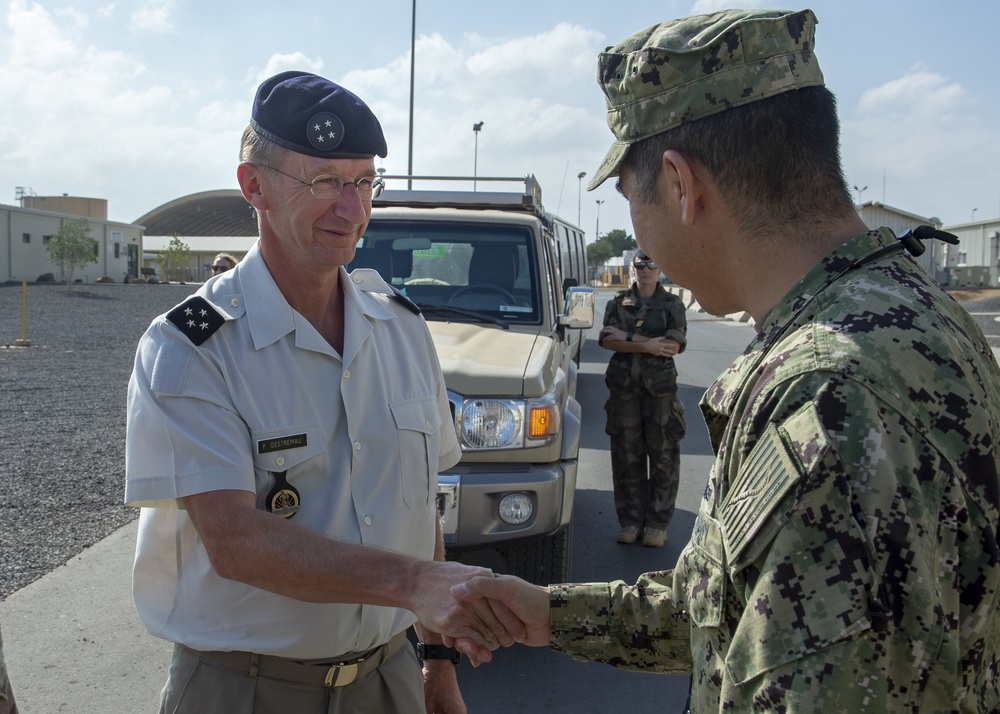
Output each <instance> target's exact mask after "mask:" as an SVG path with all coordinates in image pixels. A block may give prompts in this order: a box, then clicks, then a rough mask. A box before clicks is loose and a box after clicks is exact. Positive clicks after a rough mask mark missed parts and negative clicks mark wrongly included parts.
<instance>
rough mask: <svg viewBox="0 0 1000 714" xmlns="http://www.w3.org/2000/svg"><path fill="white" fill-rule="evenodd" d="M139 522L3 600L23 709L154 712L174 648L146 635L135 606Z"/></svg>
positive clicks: (7, 648) (9, 656) (0, 619)
mask: <svg viewBox="0 0 1000 714" xmlns="http://www.w3.org/2000/svg"><path fill="white" fill-rule="evenodd" d="M137 524H138V521H132V523H130V524H128V525H126V526H123V527H121V528H119V529H118V530H117V531H115V532H113V533H112V534H111V535H110V536H108V537H107V538H105V539H104V540H102V541H99V542H98V543H96V544H95V545H93V546H92V547H90V548H88V549H87V550H85V551H83V552H82V553H80V555H78V556H76V557H75V558H73V559H72V560H70V561H69V562H68V563H66V565H64V566H61V567H59V568H57V569H56V570H53V571H52V572H51V573H49V574H47V575H45V576H44V577H42V578H40V579H38V580H36V581H35V582H33V583H31V584H29V585H26V586H25V587H23V588H21V589H20V590H17V591H16V592H14V593H13V594H12V595H11V596H10V597H8V598H7V599H6V600H4V601H2V602H0V626H2V627H3V636H4V637H3V639H4V642H3V644H4V659H5V661H6V663H7V669H8V671H9V674H10V681H11V686H12V687H13V689H14V695H15V696H16V697H17V704H18V708H19V709H20V710H21V711H23V712H105V713H106V714H135V712H144V711H146V712H148V711H156V706H157V702H158V701H159V693H160V690H161V689H162V688H163V683H164V682H165V681H166V679H167V670H168V668H169V666H170V657H171V653H172V652H173V645H171V644H170V643H169V642H165V641H163V640H160V639H157V638H155V637H153V636H151V635H149V634H147V633H146V629H145V628H144V627H143V625H142V622H141V621H140V620H139V616H138V615H137V614H136V612H135V607H134V606H133V604H132V592H131V590H132V554H133V552H134V551H135V537H136V530H137V527H138V526H137Z"/></svg>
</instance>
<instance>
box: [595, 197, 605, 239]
mask: <svg viewBox="0 0 1000 714" xmlns="http://www.w3.org/2000/svg"><path fill="white" fill-rule="evenodd" d="M596 203H597V225H596V226H594V240H597V239H598V238H600V237H601V204H602V203H604V201H602V200H601V199H597V201H596Z"/></svg>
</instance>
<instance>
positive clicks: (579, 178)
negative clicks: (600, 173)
mask: <svg viewBox="0 0 1000 714" xmlns="http://www.w3.org/2000/svg"><path fill="white" fill-rule="evenodd" d="M586 175H587V172H586V171H581V172H580V173H578V174H577V175H576V225H580V206H581V205H582V204H581V201H582V200H583V177H584V176H586Z"/></svg>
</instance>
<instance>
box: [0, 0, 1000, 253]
mask: <svg viewBox="0 0 1000 714" xmlns="http://www.w3.org/2000/svg"><path fill="white" fill-rule="evenodd" d="M730 6H732V5H731V3H728V2H725V0H659V1H658V2H653V1H651V0H649V1H647V0H631V2H628V3H622V2H608V0H573V2H565V1H564V0H531V1H530V2H529V1H524V0H503V2H494V1H487V0H474V1H473V2H469V0H416V22H415V24H413V23H412V20H413V15H412V13H413V1H412V0H380V1H378V2H361V3H359V2H354V3H345V2H338V1H330V2H322V3H321V2H315V1H312V2H306V1H305V0H282V2H280V3H272V2H268V3H264V2H262V0H256V2H253V1H251V2H247V1H246V0H242V1H240V2H236V1H235V0H207V1H206V0H108V1H102V0H38V1H37V2H32V1H30V0H0V18H2V19H0V97H2V99H0V203H3V204H15V203H16V200H15V197H16V195H17V187H21V188H22V189H23V190H24V191H25V192H28V191H33V192H34V193H35V194H37V195H39V196H53V195H60V194H63V193H66V194H69V195H71V196H84V197H92V198H104V199H107V201H108V215H109V218H110V219H111V220H114V221H120V222H125V223H131V222H133V221H136V220H137V219H138V218H140V217H141V216H143V215H144V214H146V213H147V212H149V211H151V210H153V209H155V208H157V207H158V206H160V205H162V204H164V203H167V202H169V201H173V200H175V199H178V198H181V197H183V196H187V195H190V194H195V193H199V192H202V191H212V190H218V189H235V188H237V183H236V164H237V161H238V159H237V155H238V151H239V140H240V135H241V134H242V131H243V129H244V128H245V127H246V125H247V124H248V122H249V115H250V107H251V104H252V101H253V96H254V93H255V91H256V88H257V86H258V85H259V84H260V82H262V81H263V80H264V79H266V78H267V77H269V76H271V75H273V74H276V73H277V72H281V71H284V70H289V69H298V70H306V71H311V72H315V73H317V74H321V75H323V76H325V77H328V78H329V79H332V80H333V81H335V82H338V83H340V84H342V85H344V86H345V87H347V88H348V89H350V90H351V91H353V92H354V93H356V94H358V95H359V96H361V97H362V98H363V99H364V100H365V101H366V102H367V103H368V104H369V105H370V106H371V107H372V109H373V110H374V111H375V113H376V115H377V116H378V117H379V119H380V121H381V123H382V126H383V129H384V131H385V134H386V139H387V142H388V146H389V153H388V156H387V157H386V158H385V159H376V165H377V166H379V167H382V168H384V169H385V170H386V173H387V174H388V175H395V174H405V173H407V169H408V164H409V157H410V148H409V141H408V134H409V122H410V55H411V51H410V47H411V31H412V30H413V29H414V28H415V31H416V52H415V53H414V54H415V58H416V62H415V82H414V87H415V91H414V97H413V105H414V111H413V124H414V141H413V150H412V161H413V172H414V174H419V175H450V176H471V175H472V174H473V173H475V174H476V175H477V176H480V177H487V176H524V175H526V174H534V175H535V176H536V177H537V179H538V181H539V183H540V185H541V187H542V191H543V201H544V203H545V207H546V209H548V210H549V211H552V212H556V213H558V214H559V215H561V216H563V217H564V218H566V219H568V220H570V221H571V222H574V223H579V225H580V226H581V227H582V228H583V229H584V230H585V231H586V232H587V234H588V240H593V238H594V235H595V233H596V232H599V233H600V234H603V233H606V232H608V231H610V230H612V229H615V228H621V229H624V230H625V231H626V232H627V233H632V227H631V223H630V222H629V217H628V206H627V203H626V202H625V200H624V199H623V198H622V197H621V196H619V195H618V194H617V192H616V191H615V189H614V186H613V183H614V182H613V181H608V182H606V183H605V184H604V185H602V186H601V187H600V188H598V189H597V190H596V191H593V192H587V191H586V182H587V177H589V176H590V175H592V174H593V173H594V171H595V170H596V168H597V167H598V166H599V164H600V162H601V159H602V158H603V156H604V154H605V152H606V151H607V149H608V147H609V146H610V143H611V140H612V135H611V133H610V131H609V130H608V128H607V124H606V118H605V117H606V114H605V112H606V109H605V104H604V97H603V95H602V94H601V91H600V89H599V88H598V86H597V82H596V74H597V55H598V53H599V52H601V51H602V50H604V49H605V48H606V47H608V46H610V45H614V44H616V43H618V42H620V41H621V40H623V39H625V38H626V37H628V36H629V35H631V34H633V33H635V32H637V31H639V30H641V29H643V28H645V27H648V26H650V25H653V24H656V23H658V22H664V21H667V20H670V19H674V18H677V17H683V16H686V15H692V14H700V13H703V12H712V11H715V10H719V9H723V8H725V7H730ZM742 6H744V7H764V6H773V3H759V2H755V1H753V0H745V1H744V3H743V4H742ZM778 6H779V7H781V6H782V5H778ZM784 7H791V8H792V9H801V7H810V8H811V9H812V10H813V11H814V12H815V13H816V15H817V17H818V18H819V25H818V28H817V39H816V54H817V57H818V58H819V62H820V66H821V68H822V69H823V73H824V76H825V78H826V83H827V86H828V87H829V88H830V89H831V90H832V91H833V92H834V94H836V95H837V98H838V106H839V112H840V119H841V124H842V137H841V138H842V146H843V149H842V153H843V160H844V173H845V176H846V178H847V183H848V185H849V186H850V187H852V191H853V193H854V195H855V198H856V199H860V201H861V202H868V201H880V202H883V203H885V204H887V205H889V206H892V207H895V208H898V209H901V210H903V211H906V212H908V213H913V214H917V215H919V216H924V217H936V218H938V219H940V220H941V221H942V222H943V223H944V225H946V226H950V225H956V224H961V223H967V222H970V221H974V220H975V221H981V220H985V219H991V218H996V217H998V216H1000V79H998V69H1000V59H998V55H1000V51H998V49H997V46H996V39H995V36H996V31H997V27H1000V2H997V1H996V0H966V1H965V2H943V1H938V0H864V1H862V0H813V2H811V3H810V4H808V5H805V6H789V5H784ZM479 122H482V123H483V126H482V129H481V131H479V132H478V133H477V132H474V131H473V125H474V124H476V123H479ZM581 172H586V174H587V176H585V177H584V178H583V179H582V180H580V179H578V174H580V173H581ZM399 186H400V184H399V183H398V182H397V183H396V184H395V186H394V187H399ZM491 188H492V187H491ZM598 202H602V203H598Z"/></svg>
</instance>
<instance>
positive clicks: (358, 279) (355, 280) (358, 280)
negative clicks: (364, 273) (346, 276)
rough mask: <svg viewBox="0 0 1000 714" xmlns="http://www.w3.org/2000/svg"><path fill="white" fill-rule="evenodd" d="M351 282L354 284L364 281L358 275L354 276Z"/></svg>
mask: <svg viewBox="0 0 1000 714" xmlns="http://www.w3.org/2000/svg"><path fill="white" fill-rule="evenodd" d="M351 280H353V281H354V282H356V283H360V282H361V281H362V280H364V278H362V277H361V276H360V275H355V276H354V277H353V278H351Z"/></svg>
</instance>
